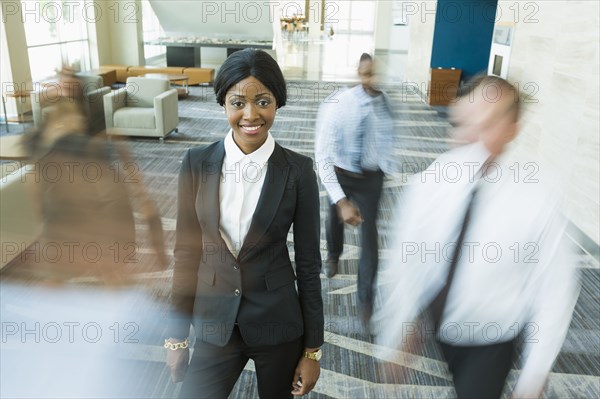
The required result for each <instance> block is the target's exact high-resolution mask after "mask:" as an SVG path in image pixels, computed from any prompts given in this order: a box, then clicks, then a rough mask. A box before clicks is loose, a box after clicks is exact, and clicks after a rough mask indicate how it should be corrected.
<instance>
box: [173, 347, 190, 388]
mask: <svg viewBox="0 0 600 399" xmlns="http://www.w3.org/2000/svg"><path fill="white" fill-rule="evenodd" d="M170 341H171V342H173V343H176V342H183V340H179V341H176V340H170ZM189 362H190V349H189V348H185V349H176V350H170V349H168V350H167V366H168V367H169V368H170V369H171V380H172V381H173V382H181V381H183V378H184V377H185V373H186V371H187V368H188V364H189Z"/></svg>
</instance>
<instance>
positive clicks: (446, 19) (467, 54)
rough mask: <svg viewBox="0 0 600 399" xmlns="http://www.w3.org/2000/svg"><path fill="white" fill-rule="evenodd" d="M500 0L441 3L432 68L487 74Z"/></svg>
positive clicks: (442, 0) (443, 0)
mask: <svg viewBox="0 0 600 399" xmlns="http://www.w3.org/2000/svg"><path fill="white" fill-rule="evenodd" d="M497 5H498V0H477V1H474V0H438V4H437V12H436V21H435V29H434V33H433V47H432V50H431V51H432V52H431V67H432V68H437V67H442V68H452V67H455V68H460V69H462V70H463V74H462V79H463V80H465V79H468V78H470V77H472V76H473V75H475V74H477V73H479V72H485V71H487V66H488V61H489V57H490V47H491V45H492V34H493V31H494V20H495V18H496V7H497Z"/></svg>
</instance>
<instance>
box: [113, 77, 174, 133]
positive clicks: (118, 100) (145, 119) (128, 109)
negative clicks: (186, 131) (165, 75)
mask: <svg viewBox="0 0 600 399" xmlns="http://www.w3.org/2000/svg"><path fill="white" fill-rule="evenodd" d="M104 117H105V121H106V129H107V133H108V134H118V135H124V136H152V137H160V138H161V139H162V138H163V137H165V136H166V135H167V134H169V133H170V132H171V131H173V130H175V131H177V125H178V124H179V110H178V105H177V90H176V89H171V88H170V83H169V81H167V80H163V79H150V78H141V77H130V78H127V85H126V86H125V87H123V88H121V89H119V90H115V91H113V92H112V93H110V94H107V95H105V96H104Z"/></svg>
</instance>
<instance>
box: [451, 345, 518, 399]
mask: <svg viewBox="0 0 600 399" xmlns="http://www.w3.org/2000/svg"><path fill="white" fill-rule="evenodd" d="M441 347H442V352H443V353H444V357H445V358H446V362H447V363H448V368H449V369H450V372H451V373H452V379H453V380H454V387H455V388H456V395H457V397H458V398H459V399H460V398H477V399H488V398H489V399H492V398H493V399H497V398H500V395H501V394H502V390H503V388H504V383H505V382H506V377H507V376H508V372H509V371H510V368H511V366H512V361H513V354H514V341H508V342H502V343H499V344H495V345H484V346H453V345H448V344H445V343H441Z"/></svg>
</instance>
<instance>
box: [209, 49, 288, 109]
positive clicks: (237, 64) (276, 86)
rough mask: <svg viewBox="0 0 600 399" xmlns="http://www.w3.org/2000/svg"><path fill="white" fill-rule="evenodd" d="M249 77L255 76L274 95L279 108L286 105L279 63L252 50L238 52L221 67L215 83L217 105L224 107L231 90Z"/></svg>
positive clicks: (264, 53) (285, 92) (285, 91)
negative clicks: (226, 96)
mask: <svg viewBox="0 0 600 399" xmlns="http://www.w3.org/2000/svg"><path fill="white" fill-rule="evenodd" d="M249 76H254V77H255V78H256V79H258V80H259V81H260V82H261V83H262V84H263V85H265V86H266V87H267V89H269V90H270V91H271V92H272V93H273V95H274V96H275V101H276V102H277V108H281V107H283V106H284V105H285V103H286V100H287V88H286V84H285V79H284V78H283V73H282V72H281V69H279V65H277V61H275V60H274V59H273V57H271V56H270V55H269V54H267V53H266V52H264V51H262V50H256V49H251V48H247V49H244V50H240V51H236V52H235V53H233V54H231V55H230V56H229V57H228V58H227V59H226V60H225V62H224V63H223V65H221V69H219V73H218V74H217V77H216V78H215V83H214V89H215V94H216V95H217V103H219V105H224V104H225V94H227V92H228V91H229V89H231V87H232V86H233V85H235V84H237V83H239V82H240V81H241V80H244V79H246V78H247V77H249Z"/></svg>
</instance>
